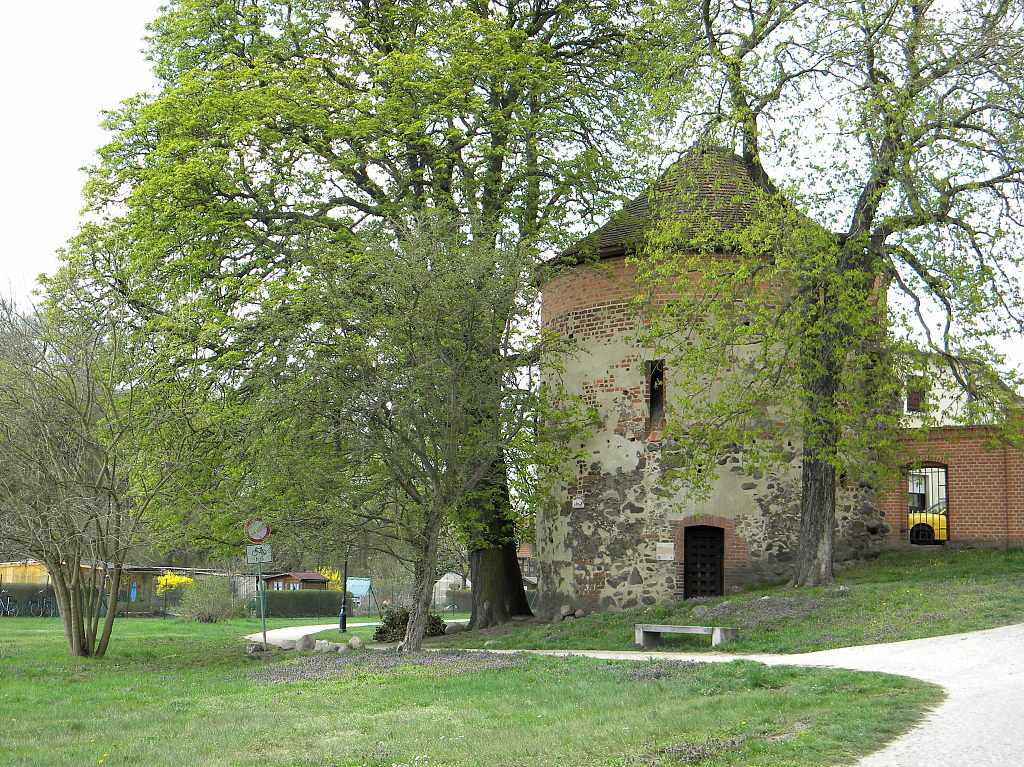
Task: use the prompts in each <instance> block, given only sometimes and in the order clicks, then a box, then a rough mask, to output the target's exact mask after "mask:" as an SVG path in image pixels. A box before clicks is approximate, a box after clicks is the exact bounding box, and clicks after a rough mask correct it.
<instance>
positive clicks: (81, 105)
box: [0, 0, 161, 299]
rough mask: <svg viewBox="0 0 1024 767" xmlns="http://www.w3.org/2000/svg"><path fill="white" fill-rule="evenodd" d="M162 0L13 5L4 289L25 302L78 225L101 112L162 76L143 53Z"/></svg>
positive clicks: (0, 205)
mask: <svg viewBox="0 0 1024 767" xmlns="http://www.w3.org/2000/svg"><path fill="white" fill-rule="evenodd" d="M160 5H161V2H159V1H158V0H91V2H90V1H87V0H48V2H35V3H32V2H19V3H13V2H12V3H5V4H4V26H5V28H6V29H7V33H6V34H5V35H4V42H3V45H2V46H0V86H2V87H0V93H2V102H0V103H2V104H3V112H4V116H3V119H2V120H0V146H2V147H3V153H4V174H3V183H2V184H0V232H2V233H3V238H2V240H0V290H2V291H3V292H4V293H6V294H10V295H13V296H15V297H17V298H19V299H21V298H23V297H27V295H28V293H29V291H31V290H32V288H33V286H34V283H35V279H36V275H38V274H39V273H40V272H53V271H54V269H55V268H56V266H57V256H56V254H55V251H56V250H57V248H59V247H61V245H63V244H64V242H65V241H66V240H67V239H68V238H69V237H71V235H72V234H73V233H74V231H75V225H76V221H77V219H78V211H79V209H80V208H81V206H82V198H81V189H82V185H83V184H84V183H85V175H84V174H83V173H82V172H81V171H80V170H79V169H80V168H82V167H83V166H85V165H88V164H89V163H91V162H92V161H93V156H94V152H95V151H96V149H97V148H98V147H100V146H101V145H102V144H103V143H104V140H105V139H104V136H105V134H104V132H103V131H102V130H100V128H99V122H100V120H101V119H102V118H101V115H100V112H101V111H102V110H104V109H110V108H112V107H116V106H117V104H119V103H120V102H121V101H122V100H123V99H125V98H127V97H129V96H131V95H133V94H134V93H137V92H139V91H142V90H148V89H149V86H150V84H151V83H152V76H151V75H150V72H149V64H148V62H147V61H146V60H145V59H144V58H143V56H142V54H141V53H140V50H141V49H142V46H143V41H142V38H143V36H144V35H145V33H146V30H145V26H146V24H147V23H148V22H149V21H151V20H152V19H153V18H155V17H156V14H157V9H158V8H159V7H160Z"/></svg>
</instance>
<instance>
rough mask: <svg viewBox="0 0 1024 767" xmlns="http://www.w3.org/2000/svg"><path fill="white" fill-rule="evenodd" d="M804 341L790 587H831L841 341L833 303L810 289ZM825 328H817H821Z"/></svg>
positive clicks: (801, 354) (825, 294)
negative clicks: (796, 528)
mask: <svg viewBox="0 0 1024 767" xmlns="http://www.w3.org/2000/svg"><path fill="white" fill-rule="evenodd" d="M813 293H814V294H815V295H816V296H819V295H820V298H818V299H817V300H816V301H814V302H812V305H811V306H810V307H809V308H810V312H809V313H810V315H811V318H812V319H813V322H810V323H808V331H807V332H808V337H807V338H805V339H804V342H803V344H802V345H801V350H800V365H801V367H802V368H803V381H804V386H805V390H806V393H807V398H806V401H805V405H806V408H807V410H806V412H805V413H804V421H803V442H804V445H803V451H804V459H803V471H802V476H801V494H800V532H799V536H798V547H797V562H796V572H795V573H794V574H793V579H792V581H790V585H791V586H794V587H810V586H827V585H828V584H830V583H832V544H833V537H834V534H835V526H836V468H835V467H836V458H837V456H838V450H839V429H838V426H837V424H836V418H837V412H836V411H837V405H838V403H837V395H838V392H839V383H840V375H841V373H842V365H843V351H842V349H843V348H844V347H843V342H844V341H845V340H846V339H844V338H843V335H842V333H841V332H839V330H838V325H837V324H836V323H835V318H834V317H832V316H830V314H831V312H830V308H831V307H832V306H833V305H834V303H835V302H834V301H832V300H830V299H829V297H828V293H826V292H824V291H822V292H821V293H819V291H817V290H815V291H813ZM823 327H824V328H825V329H824V330H822V328H823Z"/></svg>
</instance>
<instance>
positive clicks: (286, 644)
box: [277, 639, 296, 650]
mask: <svg viewBox="0 0 1024 767" xmlns="http://www.w3.org/2000/svg"><path fill="white" fill-rule="evenodd" d="M295 645H296V641H295V640H294V639H282V640H281V641H280V642H278V643H277V646H278V647H280V648H281V649H282V650H294V649H295Z"/></svg>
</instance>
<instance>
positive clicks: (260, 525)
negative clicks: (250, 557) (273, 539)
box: [245, 518, 270, 543]
mask: <svg viewBox="0 0 1024 767" xmlns="http://www.w3.org/2000/svg"><path fill="white" fill-rule="evenodd" d="M268 535H270V525H268V524H267V523H266V522H264V521H263V520H262V519H258V518H257V519H250V520H249V521H248V522H246V523H245V537H246V538H248V539H249V541H250V542H251V543H263V541H265V540H267V536H268Z"/></svg>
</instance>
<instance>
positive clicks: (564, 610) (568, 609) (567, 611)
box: [558, 605, 576, 618]
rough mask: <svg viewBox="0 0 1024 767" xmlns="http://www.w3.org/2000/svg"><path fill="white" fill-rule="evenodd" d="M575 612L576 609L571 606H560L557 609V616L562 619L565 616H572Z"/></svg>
mask: <svg viewBox="0 0 1024 767" xmlns="http://www.w3.org/2000/svg"><path fill="white" fill-rule="evenodd" d="M575 612H576V608H574V607H573V606H572V605H562V606H561V607H559V608H558V616H559V617H560V618H564V617H565V616H566V615H572V614H573V613H575Z"/></svg>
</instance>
